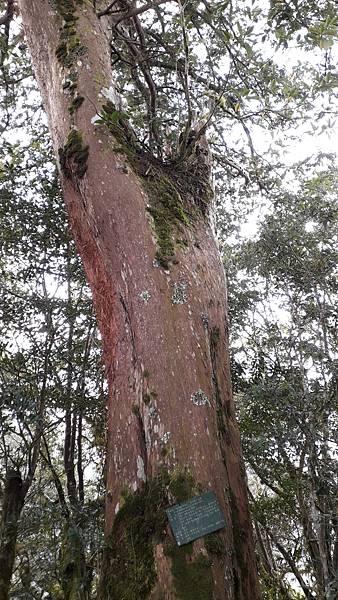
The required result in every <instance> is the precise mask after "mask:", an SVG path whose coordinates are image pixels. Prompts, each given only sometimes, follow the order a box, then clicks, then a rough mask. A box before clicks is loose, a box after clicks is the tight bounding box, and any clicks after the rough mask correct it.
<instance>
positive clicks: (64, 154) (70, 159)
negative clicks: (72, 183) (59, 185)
mask: <svg viewBox="0 0 338 600" xmlns="http://www.w3.org/2000/svg"><path fill="white" fill-rule="evenodd" d="M88 155H89V146H85V145H84V143H83V139H82V134H81V132H80V131H78V130H77V129H72V130H71V131H70V132H69V135H68V138H67V141H66V143H65V145H64V146H63V148H59V159H60V166H61V170H62V172H63V173H64V175H65V176H66V177H68V178H69V179H71V178H72V176H73V175H74V174H75V175H76V176H77V177H78V178H80V179H81V178H82V177H83V176H84V174H85V172H86V171H87V160H88Z"/></svg>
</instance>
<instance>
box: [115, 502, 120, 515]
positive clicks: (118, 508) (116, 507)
mask: <svg viewBox="0 0 338 600" xmlns="http://www.w3.org/2000/svg"><path fill="white" fill-rule="evenodd" d="M119 510H120V503H119V502H118V503H117V504H116V506H115V514H116V515H117V513H118V512H119Z"/></svg>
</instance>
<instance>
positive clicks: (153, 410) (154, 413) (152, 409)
mask: <svg viewBox="0 0 338 600" xmlns="http://www.w3.org/2000/svg"><path fill="white" fill-rule="evenodd" d="M149 417H150V418H151V419H155V418H156V417H157V410H156V408H155V406H150V408H149Z"/></svg>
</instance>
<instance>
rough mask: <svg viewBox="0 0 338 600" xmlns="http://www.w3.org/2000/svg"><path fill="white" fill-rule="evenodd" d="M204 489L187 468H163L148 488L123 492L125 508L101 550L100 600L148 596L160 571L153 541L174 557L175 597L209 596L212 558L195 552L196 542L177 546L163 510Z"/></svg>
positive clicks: (198, 599) (203, 599)
mask: <svg viewBox="0 0 338 600" xmlns="http://www.w3.org/2000/svg"><path fill="white" fill-rule="evenodd" d="M199 492H200V486H199V485H197V484H196V482H195V481H194V479H193V477H192V476H191V474H190V473H189V472H188V471H187V470H180V471H173V472H172V473H168V472H166V471H165V470H163V471H161V472H160V473H159V475H158V476H157V477H155V478H154V479H152V480H150V481H148V482H147V484H146V485H145V486H144V488H142V489H140V490H138V491H137V492H135V493H133V492H131V491H126V492H125V493H124V494H123V495H122V499H121V508H120V510H119V512H118V513H117V515H116V518H115V521H114V525H113V529H112V532H111V534H110V536H109V538H108V540H107V543H106V546H105V549H104V555H103V567H102V573H103V577H102V580H101V584H100V592H99V598H100V599H101V600H103V599H104V600H108V599H109V600H135V599H136V598H137V600H145V599H147V598H149V597H150V595H151V592H152V590H153V589H154V587H155V584H156V580H157V575H156V568H155V559H154V546H155V545H157V544H160V543H161V544H163V546H164V550H165V553H166V555H167V556H168V557H169V558H170V559H171V561H172V576H173V581H174V589H175V593H176V595H177V598H180V599H182V600H190V599H191V600H211V599H212V590H213V578H212V572H211V561H210V560H209V558H208V557H206V556H204V555H202V554H201V555H198V556H197V557H193V556H192V552H193V544H187V545H185V546H183V547H178V546H177V545H176V542H174V541H173V540H172V538H171V536H169V535H168V529H167V515H166V512H165V509H166V508H167V507H168V506H169V505H170V504H172V503H173V502H181V501H183V500H187V499H188V498H191V497H192V496H194V495H196V494H197V493H199Z"/></svg>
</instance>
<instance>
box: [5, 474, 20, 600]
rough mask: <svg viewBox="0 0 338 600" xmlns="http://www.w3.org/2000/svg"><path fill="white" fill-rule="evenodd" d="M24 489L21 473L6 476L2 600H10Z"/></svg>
mask: <svg viewBox="0 0 338 600" xmlns="http://www.w3.org/2000/svg"><path fill="white" fill-rule="evenodd" d="M24 496H25V494H24V489H23V482H22V479H21V475H20V473H18V472H17V471H13V470H11V471H8V472H7V474H6V480H5V488H4V496H3V507H2V519H1V525H0V527H1V529H0V600H8V598H9V587H10V583H11V578H12V572H13V565H14V560H15V546H16V540H17V535H18V522H19V518H20V514H21V510H22V507H23V503H24Z"/></svg>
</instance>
